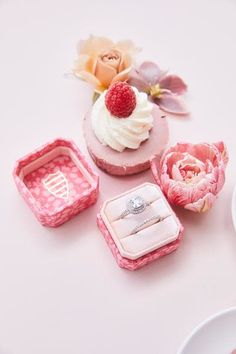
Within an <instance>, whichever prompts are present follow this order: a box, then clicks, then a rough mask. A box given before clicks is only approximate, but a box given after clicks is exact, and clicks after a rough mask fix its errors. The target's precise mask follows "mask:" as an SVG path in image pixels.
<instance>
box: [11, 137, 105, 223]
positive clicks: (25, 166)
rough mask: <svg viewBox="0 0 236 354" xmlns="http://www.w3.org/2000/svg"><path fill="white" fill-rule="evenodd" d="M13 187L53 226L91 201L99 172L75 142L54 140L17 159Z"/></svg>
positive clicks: (94, 197)
mask: <svg viewBox="0 0 236 354" xmlns="http://www.w3.org/2000/svg"><path fill="white" fill-rule="evenodd" d="M13 176H14V180H15V183H16V186H17V188H18V190H19V192H20V194H21V195H22V196H23V198H24V199H25V201H26V202H27V204H28V205H29V207H30V208H31V209H32V211H33V212H34V214H35V215H36V217H37V218H38V220H39V221H40V222H41V223H42V224H43V225H46V226H52V227H56V226H59V225H61V224H62V223H64V222H65V221H67V220H69V219H70V218H71V217H72V216H74V215H76V214H78V213H79V212H81V211H82V210H84V209H86V208H88V207H89V206H90V205H92V204H94V203H95V202H96V200H97V196H98V175H97V174H96V173H94V172H93V170H92V168H91V167H90V166H89V164H88V163H87V161H86V160H85V158H84V156H83V155H82V153H81V152H80V150H79V149H78V147H77V146H76V145H75V143H74V142H72V141H70V140H65V139H61V138H59V139H56V140H53V141H52V142H49V143H47V144H46V145H44V146H43V147H41V148H39V149H37V150H36V151H34V152H33V153H31V154H29V155H27V156H25V157H23V158H21V159H20V160H18V161H17V163H16V166H15V169H14V172H13Z"/></svg>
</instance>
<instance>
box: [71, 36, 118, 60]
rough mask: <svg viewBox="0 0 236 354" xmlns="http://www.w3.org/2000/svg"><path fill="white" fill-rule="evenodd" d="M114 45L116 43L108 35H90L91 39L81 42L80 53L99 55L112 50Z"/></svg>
mask: <svg viewBox="0 0 236 354" xmlns="http://www.w3.org/2000/svg"><path fill="white" fill-rule="evenodd" d="M113 46H114V43H113V42H112V41H111V40H110V39H108V38H106V37H95V36H90V37H89V39H87V40H84V41H80V42H79V45H78V53H79V54H87V55H89V56H97V55H99V54H100V53H102V52H103V51H107V50H110V49H111V48H112V47H113Z"/></svg>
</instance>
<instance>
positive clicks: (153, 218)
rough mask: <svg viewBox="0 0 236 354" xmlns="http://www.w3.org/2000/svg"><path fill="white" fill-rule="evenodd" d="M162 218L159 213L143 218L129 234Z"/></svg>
mask: <svg viewBox="0 0 236 354" xmlns="http://www.w3.org/2000/svg"><path fill="white" fill-rule="evenodd" d="M162 220H163V218H162V217H160V216H159V215H156V216H152V217H151V218H149V219H146V220H144V221H143V222H142V223H141V224H140V225H137V226H136V227H135V228H134V229H133V230H132V231H131V233H130V235H134V234H136V233H137V232H139V231H141V230H142V229H143V228H144V226H152V225H153V224H156V223H158V222H160V221H162Z"/></svg>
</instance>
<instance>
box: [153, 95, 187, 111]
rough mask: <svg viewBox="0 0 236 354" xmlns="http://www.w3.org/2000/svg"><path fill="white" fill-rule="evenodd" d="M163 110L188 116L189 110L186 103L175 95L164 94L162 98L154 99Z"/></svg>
mask: <svg viewBox="0 0 236 354" xmlns="http://www.w3.org/2000/svg"><path fill="white" fill-rule="evenodd" d="M154 102H155V103H157V104H158V105H159V106H160V108H161V109H163V110H164V111H166V112H169V113H174V114H187V113H188V110H187V108H186V105H185V103H184V101H183V100H182V99H181V98H180V97H178V96H176V95H174V94H166V93H164V94H162V95H161V97H160V98H157V99H154Z"/></svg>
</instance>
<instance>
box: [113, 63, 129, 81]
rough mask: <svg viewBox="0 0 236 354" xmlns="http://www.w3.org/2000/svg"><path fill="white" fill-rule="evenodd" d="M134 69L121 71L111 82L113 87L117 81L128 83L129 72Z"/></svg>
mask: <svg viewBox="0 0 236 354" xmlns="http://www.w3.org/2000/svg"><path fill="white" fill-rule="evenodd" d="M131 69H132V68H131V67H130V68H127V69H125V70H123V71H121V72H120V73H119V74H117V75H115V76H114V77H113V79H112V81H111V85H112V84H114V82H117V81H126V80H128V78H129V72H130V70H131Z"/></svg>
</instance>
